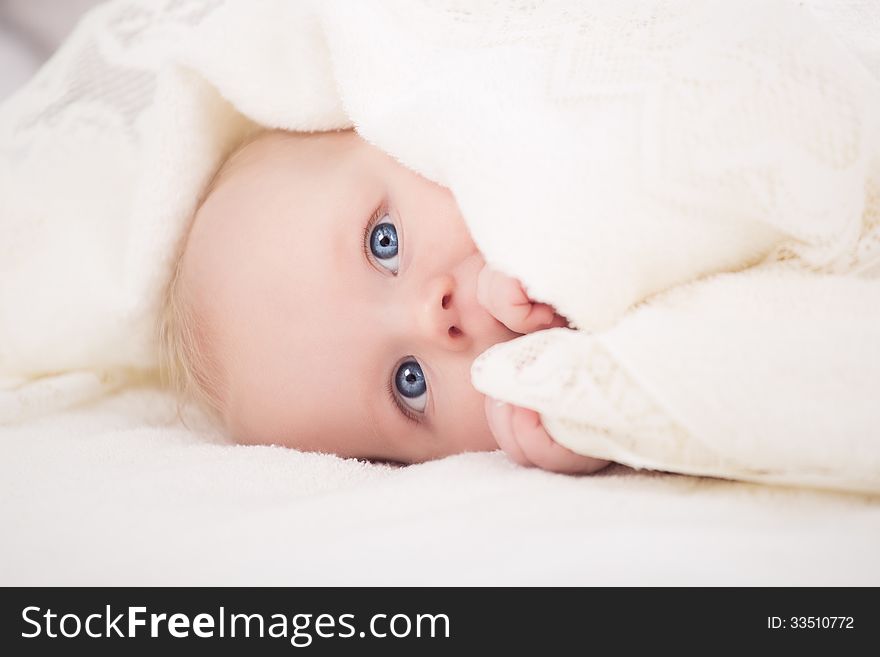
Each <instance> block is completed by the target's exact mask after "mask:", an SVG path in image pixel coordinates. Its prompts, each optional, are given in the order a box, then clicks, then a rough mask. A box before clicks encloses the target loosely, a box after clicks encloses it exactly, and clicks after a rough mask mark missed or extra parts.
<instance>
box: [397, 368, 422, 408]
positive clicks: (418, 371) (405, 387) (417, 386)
mask: <svg viewBox="0 0 880 657" xmlns="http://www.w3.org/2000/svg"><path fill="white" fill-rule="evenodd" d="M394 387H395V388H396V389H397V392H398V393H399V394H400V396H401V397H402V398H403V399H402V400H401V401H403V403H404V404H406V405H407V406H409V407H410V408H411V409H413V410H415V411H418V412H420V413H421V412H422V411H424V410H425V406H427V404H428V382H427V381H425V374H424V372H422V366H421V365H419V363H418V361H416V360H415V359H413V358H412V357H410V358H409V359H407V361H406V362H404V363H402V364H401V365H400V367H398V368H397V372H396V373H395V375H394Z"/></svg>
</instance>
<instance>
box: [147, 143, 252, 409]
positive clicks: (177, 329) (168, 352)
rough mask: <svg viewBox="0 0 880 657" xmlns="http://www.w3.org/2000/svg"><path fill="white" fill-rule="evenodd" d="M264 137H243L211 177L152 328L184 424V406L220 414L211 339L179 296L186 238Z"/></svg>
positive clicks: (165, 380) (219, 374) (165, 378)
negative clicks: (244, 156) (216, 192)
mask: <svg viewBox="0 0 880 657" xmlns="http://www.w3.org/2000/svg"><path fill="white" fill-rule="evenodd" d="M265 132H266V131H263V130H257V131H255V132H253V133H251V134H249V135H247V136H246V137H245V138H244V140H243V141H242V142H241V143H239V144H238V145H237V146H236V147H235V149H234V150H233V151H232V153H231V154H230V155H229V156H228V157H227V158H225V160H224V161H223V162H222V163H221V164H220V166H219V167H218V168H217V170H216V171H215V172H214V175H213V176H212V177H211V180H210V181H209V183H208V185H207V186H206V187H205V189H204V190H203V192H202V194H201V196H200V198H199V200H198V203H197V204H196V209H195V211H194V212H193V214H192V217H191V218H190V225H189V228H188V230H187V234H186V237H185V238H184V239H183V240H181V244H180V247H179V249H178V252H177V254H176V256H175V259H174V271H173V273H172V276H171V280H170V281H169V283H168V286H167V288H166V289H165V293H164V295H163V299H162V305H161V308H160V312H159V321H158V326H157V333H158V339H159V375H160V380H161V381H162V383H163V385H166V386H167V387H169V388H171V389H172V390H173V391H174V392H175V393H176V394H177V416H178V418H179V419H180V420H181V421H182V422H183V423H184V424H186V419H185V417H184V415H183V409H184V408H185V407H186V406H188V405H189V404H195V406H196V407H198V408H199V409H201V410H203V411H206V412H207V413H208V416H209V418H210V419H211V420H213V421H214V422H217V423H220V424H222V417H223V414H224V404H223V394H222V389H221V386H222V380H223V377H222V370H221V369H220V366H219V363H217V361H216V360H215V359H214V358H213V357H212V356H211V355H210V354H212V353H213V351H214V350H213V349H210V348H209V347H210V342H211V334H210V332H208V331H207V330H206V327H205V326H204V325H202V324H201V323H200V322H199V318H198V317H197V316H196V313H195V311H194V310H193V307H192V304H191V303H188V300H187V299H186V298H185V296H184V293H183V285H182V282H181V272H182V270H183V256H184V254H185V252H186V246H187V243H188V242H189V233H190V231H191V230H192V226H193V224H194V223H195V218H196V216H197V215H198V213H199V210H201V208H202V206H203V205H204V203H205V201H206V200H207V199H208V197H209V196H210V195H211V194H212V193H213V192H214V190H216V189H217V188H218V186H219V185H220V183H221V182H222V181H223V180H225V179H226V178H227V177H228V176H229V174H230V173H231V171H232V170H234V168H235V166H236V164H238V163H240V162H241V161H242V157H241V154H242V153H243V152H244V151H245V150H246V149H247V147H248V146H249V145H250V144H252V143H253V142H254V141H255V140H256V139H257V138H258V137H260V136H261V135H263V134H264V133H265Z"/></svg>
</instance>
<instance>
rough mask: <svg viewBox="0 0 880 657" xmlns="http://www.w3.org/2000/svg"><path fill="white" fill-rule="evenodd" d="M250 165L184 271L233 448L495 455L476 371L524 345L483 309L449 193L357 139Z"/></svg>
mask: <svg viewBox="0 0 880 657" xmlns="http://www.w3.org/2000/svg"><path fill="white" fill-rule="evenodd" d="M240 158H241V159H240V160H239V161H238V162H237V163H236V164H235V165H234V166H233V167H232V168H231V169H230V173H229V175H228V176H225V177H223V178H222V179H221V182H220V183H219V184H218V186H217V187H216V188H215V190H214V191H213V192H212V193H211V194H210V196H209V197H208V199H207V200H206V201H205V203H204V204H203V205H202V207H201V209H200V211H199V213H198V214H197V216H196V219H195V222H194V224H193V228H192V232H191V235H190V238H189V241H188V244H187V248H186V252H185V253H184V256H183V264H182V270H181V276H182V286H183V287H182V289H183V294H184V300H185V302H187V303H189V304H190V305H191V306H192V308H193V310H194V311H195V314H196V316H197V318H198V321H199V322H200V325H201V326H202V327H203V328H202V329H200V333H199V338H198V348H199V349H202V350H207V351H208V353H207V356H208V357H209V358H210V359H211V360H212V361H213V362H214V365H215V367H212V369H215V371H214V372H212V374H214V375H215V376H217V377H219V386H218V388H219V392H220V397H221V400H222V404H223V409H224V414H223V415H224V421H225V423H226V426H227V429H228V430H229V431H230V433H232V435H233V437H235V438H236V439H237V440H239V441H241V442H246V443H266V444H268V443H274V444H281V445H287V446H290V447H295V448H298V449H304V450H308V451H320V452H330V453H334V454H339V455H342V456H350V457H361V458H372V459H381V460H390V461H399V462H406V463H411V462H419V461H424V460H428V459H433V458H439V457H442V456H446V455H450V454H455V453H459V452H464V451H480V450H491V449H495V448H496V444H495V441H494V439H493V438H492V434H491V432H490V430H489V427H488V425H487V422H486V418H485V413H484V410H483V397H482V395H480V394H479V393H478V392H477V391H476V390H475V389H474V388H473V387H472V386H471V383H470V366H471V364H472V362H473V360H474V358H475V357H476V356H477V355H478V354H479V353H481V352H482V351H483V350H485V349H486V348H488V347H489V346H491V345H493V344H495V343H498V342H501V341H504V340H509V339H511V338H514V337H516V335H517V334H516V333H513V332H511V331H510V330H508V329H507V328H506V327H505V326H504V325H502V324H501V323H500V322H498V321H497V320H495V319H494V318H493V317H492V316H491V315H490V314H489V313H488V312H486V311H485V310H483V308H482V307H481V306H480V305H479V304H478V303H477V299H476V280H477V274H478V273H479V271H480V269H481V268H482V266H483V259H482V257H481V256H480V253H479V252H478V251H477V249H476V247H475V246H474V243H473V242H472V240H471V238H470V236H469V234H468V232H467V229H466V227H465V225H464V222H463V220H462V217H461V215H460V214H459V211H458V208H457V206H456V204H455V201H454V199H453V197H452V195H451V193H450V192H449V191H448V190H447V189H445V188H443V187H440V186H438V185H436V184H434V183H432V182H430V181H428V180H426V179H424V178H422V177H421V176H419V175H417V174H415V173H413V172H412V171H410V170H408V169H406V168H405V167H403V166H401V165H400V164H398V163H397V162H396V161H395V160H393V159H392V158H390V157H388V156H387V155H385V154H384V153H383V152H381V151H379V150H378V149H376V148H374V147H373V146H371V145H369V144H368V143H367V142H365V141H364V140H362V139H361V138H360V137H359V136H358V135H357V134H355V133H354V132H351V131H348V132H340V133H323V134H315V135H304V134H291V133H279V132H274V133H268V134H266V135H263V136H262V137H260V138H259V139H258V140H256V141H255V142H253V143H252V144H250V145H249V146H247V147H246V149H245V150H244V151H243V152H242V153H241V154H240Z"/></svg>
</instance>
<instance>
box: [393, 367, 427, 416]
mask: <svg viewBox="0 0 880 657" xmlns="http://www.w3.org/2000/svg"><path fill="white" fill-rule="evenodd" d="M395 367H396V366H395ZM393 386H394V384H392V383H391V379H390V378H389V379H388V382H387V383H386V384H385V392H387V393H388V396H389V397H390V398H391V401H392V402H394V405H395V406H397V408H399V409H400V412H401V413H403V415H404V417H406V419H407V420H409V421H410V422H412V423H413V424H420V423H421V420H419V418H418V417H416V414H415V412H414V411H413V410H412V409H409V408H407V407H406V404H404V403H403V402H402V401H400V398H399V397H398V396H397V395H395V394H394V387H393Z"/></svg>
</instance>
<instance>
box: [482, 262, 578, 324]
mask: <svg viewBox="0 0 880 657" xmlns="http://www.w3.org/2000/svg"><path fill="white" fill-rule="evenodd" d="M477 301H478V302H479V303H480V305H481V306H483V308H485V309H486V310H487V311H489V312H490V313H491V314H492V316H493V317H494V318H495V319H497V320H498V321H499V322H501V323H502V324H504V325H505V326H506V327H507V328H509V329H510V330H511V331H515V332H516V333H523V334H525V333H532V332H533V331H538V330H540V329H547V328H554V327H559V326H568V322H567V321H566V320H565V318H564V317H562V316H561V315H557V314H556V311H555V310H554V309H553V307H552V306H549V305H547V304H546V303H535V302H533V301H532V300H531V299H529V296H528V295H527V294H526V292H525V290H523V287H522V285H521V284H520V282H519V281H518V280H516V279H515V278H511V277H510V276H506V275H505V274H502V273H501V272H499V271H495V270H494V269H490V267H489V265H484V266H483V269H482V270H481V271H480V274H479V276H478V277H477Z"/></svg>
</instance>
